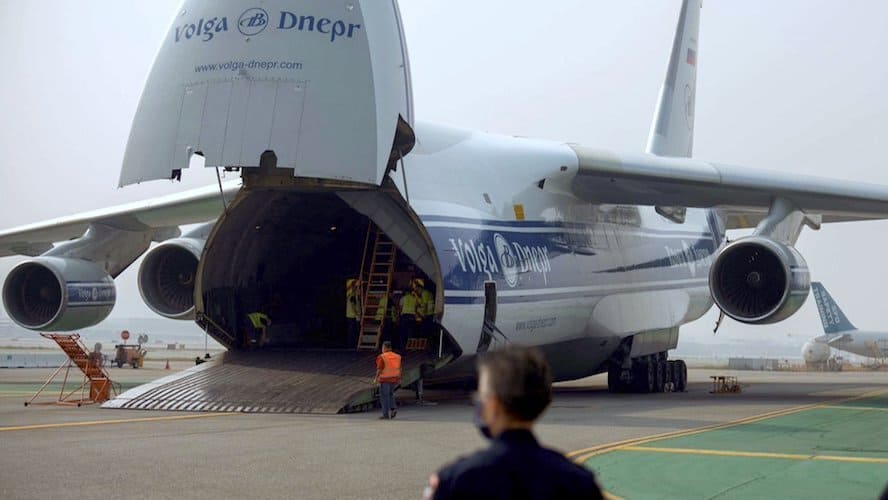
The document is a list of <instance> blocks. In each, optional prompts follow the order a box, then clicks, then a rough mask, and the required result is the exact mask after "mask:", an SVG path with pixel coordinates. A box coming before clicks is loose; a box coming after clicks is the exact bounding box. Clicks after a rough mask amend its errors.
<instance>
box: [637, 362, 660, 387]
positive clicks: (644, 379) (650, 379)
mask: <svg viewBox="0 0 888 500" xmlns="http://www.w3.org/2000/svg"><path fill="white" fill-rule="evenodd" d="M633 375H634V376H633V378H634V381H635V384H634V389H635V392H639V393H649V392H654V387H655V382H656V370H655V367H654V364H653V363H649V362H646V361H638V362H636V363H635V366H633Z"/></svg>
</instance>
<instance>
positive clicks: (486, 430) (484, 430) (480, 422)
mask: <svg viewBox="0 0 888 500" xmlns="http://www.w3.org/2000/svg"><path fill="white" fill-rule="evenodd" d="M482 408H483V405H482V403H481V402H480V401H475V415H474V417H473V419H472V420H473V423H474V424H475V427H477V428H478V432H480V433H481V435H482V436H484V438H485V439H493V434H491V433H490V426H488V425H487V424H486V423H484V419H483V418H482V417H481V409H482Z"/></svg>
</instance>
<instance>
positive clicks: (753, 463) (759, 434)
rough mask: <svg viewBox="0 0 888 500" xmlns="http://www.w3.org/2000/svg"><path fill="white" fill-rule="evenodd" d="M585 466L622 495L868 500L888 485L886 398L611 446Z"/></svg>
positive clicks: (612, 491)
mask: <svg viewBox="0 0 888 500" xmlns="http://www.w3.org/2000/svg"><path fill="white" fill-rule="evenodd" d="M585 464H586V465H587V466H588V467H590V468H591V469H593V470H594V471H595V472H596V474H597V475H598V478H599V481H600V482H601V484H602V486H603V487H604V488H605V489H606V490H607V491H608V492H610V493H612V494H614V495H617V496H619V497H622V498H626V499H644V498H846V499H852V498H861V499H864V498H865V499H874V498H878V497H879V494H880V493H881V491H882V490H883V489H884V488H885V486H886V483H888V395H881V396H878V397H873V398H868V399H863V400H857V401H849V402H844V403H840V404H836V405H835V406H823V407H816V408H812V409H809V410H805V411H801V412H798V413H792V414H789V415H784V416H778V417H773V418H769V419H765V420H761V421H757V422H752V423H746V424H739V425H736V426H731V427H728V428H724V429H718V430H711V431H705V432H700V433H696V434H692V435H687V436H681V437H674V438H667V439H661V440H654V441H649V442H645V443H643V444H639V445H636V446H629V447H617V448H615V450H614V451H610V452H606V453H603V454H600V455H596V456H593V457H592V458H590V459H588V460H587V461H586V462H585Z"/></svg>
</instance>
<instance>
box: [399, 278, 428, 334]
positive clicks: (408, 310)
mask: <svg viewBox="0 0 888 500" xmlns="http://www.w3.org/2000/svg"><path fill="white" fill-rule="evenodd" d="M418 281H420V282H421V281H422V280H418ZM416 282H417V280H415V279H412V280H410V289H409V290H406V291H405V292H404V296H403V297H401V303H400V310H401V316H400V318H399V319H398V338H397V339H396V342H395V345H396V346H397V348H398V350H403V349H404V346H405V345H406V344H407V339H408V338H410V337H412V336H413V334H414V332H415V331H416V323H417V314H419V315H420V316H419V318H420V319H421V318H422V316H421V314H422V313H421V312H417V311H420V307H419V306H420V304H419V297H420V295H419V293H417V283H416Z"/></svg>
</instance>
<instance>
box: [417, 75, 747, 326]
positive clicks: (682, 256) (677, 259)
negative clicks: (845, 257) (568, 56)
mask: <svg viewBox="0 0 888 500" xmlns="http://www.w3.org/2000/svg"><path fill="white" fill-rule="evenodd" d="M687 60H689V59H686V61H687ZM685 104H687V103H685ZM407 159H408V160H409V159H410V157H409V156H408V158H407ZM633 175H635V174H633ZM542 187H543V186H541V189H542ZM405 194H406V193H405ZM414 194H416V193H415V192H414ZM648 201H651V200H648ZM664 208H670V207H668V206H665V207H664ZM678 208H681V207H678ZM759 214H760V212H759ZM445 246H446V245H445ZM676 250H677V251H676V252H672V255H671V256H670V255H666V256H665V257H666V258H667V260H669V257H672V260H671V261H670V262H672V263H673V264H682V265H684V264H688V263H689V262H688V261H691V263H693V260H694V259H693V258H690V259H689V258H688V257H687V255H690V254H688V253H687V252H686V249H684V248H683V247H681V246H680V245H679V246H678V247H676ZM688 270H689V271H691V272H695V271H700V272H704V273H705V270H706V265H700V266H699V268H696V267H691V266H688ZM506 278H508V277H506ZM704 309H705V308H704ZM542 319H547V318H542ZM531 324H534V323H531Z"/></svg>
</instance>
